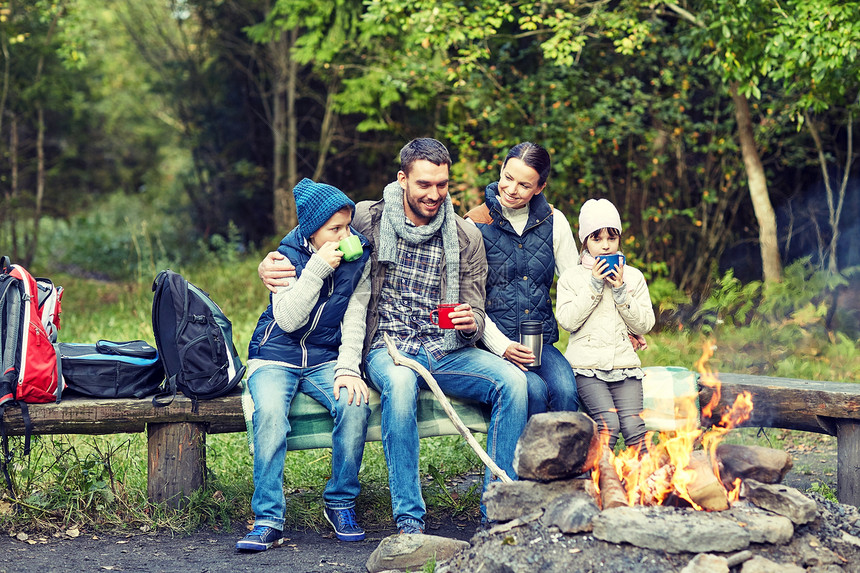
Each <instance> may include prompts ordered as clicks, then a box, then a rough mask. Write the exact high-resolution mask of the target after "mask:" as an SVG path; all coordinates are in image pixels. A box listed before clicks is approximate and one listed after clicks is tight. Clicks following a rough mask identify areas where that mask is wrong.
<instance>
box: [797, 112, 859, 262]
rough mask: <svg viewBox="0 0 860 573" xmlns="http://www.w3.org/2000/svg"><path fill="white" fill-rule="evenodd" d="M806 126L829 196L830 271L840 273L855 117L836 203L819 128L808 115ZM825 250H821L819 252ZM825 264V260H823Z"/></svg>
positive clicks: (849, 132) (851, 119) (847, 144)
mask: <svg viewBox="0 0 860 573" xmlns="http://www.w3.org/2000/svg"><path fill="white" fill-rule="evenodd" d="M804 119H805V121H804V124H805V125H806V127H807V129H809V133H810V134H811V135H812V140H813V141H814V142H815V150H816V151H817V152H818V164H819V166H820V167H821V176H822V177H823V178H824V192H825V193H826V196H827V213H828V223H829V224H830V254H829V257H828V266H827V268H828V270H829V271H830V272H831V273H837V272H839V266H838V264H837V260H836V247H837V245H838V243H839V219H840V218H841V217H842V206H843V205H844V204H845V192H846V190H847V189H848V180H849V179H848V176H849V174H850V173H851V163H852V162H853V159H854V157H853V155H854V151H853V144H854V142H853V141H852V140H853V137H854V134H853V126H854V116H853V114H851V113H850V112H849V113H848V134H847V143H846V146H847V148H848V150H847V151H848V153H847V154H846V159H845V170H844V171H843V175H842V182H841V184H840V185H839V195H838V197H837V199H836V202H835V203H834V200H833V185H832V184H831V182H830V173H829V172H828V170H827V158H826V156H825V155H824V144H823V143H821V135H820V134H819V133H818V128H816V127H815V123H814V122H813V121H812V118H811V117H810V116H809V114H808V113H805V114H804ZM820 250H823V249H821V248H820V245H819V251H820ZM822 262H823V260H822Z"/></svg>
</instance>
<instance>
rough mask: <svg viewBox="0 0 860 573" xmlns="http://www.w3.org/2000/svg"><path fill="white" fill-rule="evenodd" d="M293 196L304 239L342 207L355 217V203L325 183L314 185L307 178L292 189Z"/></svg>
mask: <svg viewBox="0 0 860 573" xmlns="http://www.w3.org/2000/svg"><path fill="white" fill-rule="evenodd" d="M293 196H295V198H296V215H297V216H298V219H299V233H301V235H302V238H304V239H310V236H311V235H313V234H314V233H316V232H317V230H318V229H319V228H320V227H322V226H323V225H324V224H325V222H326V221H328V220H329V219H330V218H331V216H332V215H334V214H335V213H337V212H338V211H340V210H341V209H343V208H344V207H349V208H350V210H351V211H352V214H353V215H355V203H353V202H352V199H350V198H349V197H347V196H346V194H345V193H344V192H343V191H341V190H340V189H338V188H337V187H333V186H331V185H326V184H325V183H315V182H313V181H311V180H310V179H308V178H307V177H305V178H304V179H302V180H301V181H299V182H298V183H297V184H296V186H295V187H293Z"/></svg>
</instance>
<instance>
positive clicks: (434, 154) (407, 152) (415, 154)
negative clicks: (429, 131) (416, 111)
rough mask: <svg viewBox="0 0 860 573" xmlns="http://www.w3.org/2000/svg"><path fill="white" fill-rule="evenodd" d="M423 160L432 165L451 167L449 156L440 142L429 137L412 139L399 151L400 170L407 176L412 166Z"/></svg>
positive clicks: (446, 149)
mask: <svg viewBox="0 0 860 573" xmlns="http://www.w3.org/2000/svg"><path fill="white" fill-rule="evenodd" d="M421 159H424V160H426V161H429V162H430V163H432V164H433V165H447V166H449V167H450V166H451V154H450V153H448V148H447V147H445V146H444V145H443V144H442V142H441V141H439V140H436V139H432V138H430V137H419V138H418V139H413V140H412V141H410V142H409V143H407V144H406V145H404V146H403V149H401V150H400V170H401V171H403V173H405V174H406V175H409V170H410V169H412V164H413V163H415V162H416V161H419V160H421Z"/></svg>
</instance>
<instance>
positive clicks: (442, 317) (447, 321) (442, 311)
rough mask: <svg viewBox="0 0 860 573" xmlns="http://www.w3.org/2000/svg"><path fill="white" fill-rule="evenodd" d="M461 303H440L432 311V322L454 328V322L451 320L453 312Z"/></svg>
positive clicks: (441, 326)
mask: <svg viewBox="0 0 860 573" xmlns="http://www.w3.org/2000/svg"><path fill="white" fill-rule="evenodd" d="M459 305H460V303H459V302H454V303H448V304H440V305H439V306H437V307H436V308H435V309H433V310H431V311H430V322H432V323H433V324H435V325H436V326H438V327H439V328H454V323H453V322H451V312H452V311H453V310H454V309H455V308H457V307H458V306H459Z"/></svg>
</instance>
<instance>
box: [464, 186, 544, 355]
mask: <svg viewBox="0 0 860 573" xmlns="http://www.w3.org/2000/svg"><path fill="white" fill-rule="evenodd" d="M498 185H499V184H498V183H497V182H494V183H491V184H489V185H488V186H487V189H486V191H485V200H486V206H487V208H488V209H489V220H488V221H481V220H480V218H477V219H472V220H473V221H475V223H476V224H477V225H478V228H479V229H480V230H481V234H482V235H483V236H484V247H485V248H486V251H487V265H488V267H489V269H488V271H489V272H488V274H487V307H486V308H487V314H489V316H490V318H491V319H493V322H494V323H496V325H497V326H498V327H499V329H500V330H501V331H502V332H503V333H505V335H506V336H507V337H508V338H510V339H511V340H513V341H515V342H519V339H520V336H519V334H520V330H519V323H520V321H523V320H540V321H541V322H543V340H544V343H546V344H553V343H555V342H556V341H557V340H558V323H557V322H556V320H555V315H554V314H553V312H552V300H551V298H550V289H551V288H552V282H553V279H554V277H555V253H554V251H553V239H552V229H553V215H552V207H551V206H550V204H549V203H547V200H546V198H545V197H544V196H543V193H540V194H538V195H535V196H534V197H532V199H531V201H530V202H529V218H528V222H527V223H526V226H525V228H524V229H523V234H522V235H517V232H516V231H515V230H514V229H513V228H512V227H511V224H510V222H508V220H507V219H505V218H504V216H503V215H502V207H501V204H500V203H499V198H498V196H497V194H498Z"/></svg>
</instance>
